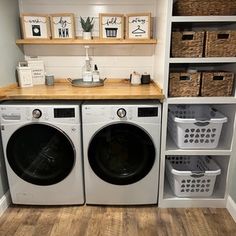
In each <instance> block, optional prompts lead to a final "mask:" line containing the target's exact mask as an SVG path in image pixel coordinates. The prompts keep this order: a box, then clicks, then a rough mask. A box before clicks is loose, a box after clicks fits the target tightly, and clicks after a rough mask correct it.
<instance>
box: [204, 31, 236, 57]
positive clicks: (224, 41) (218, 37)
mask: <svg viewBox="0 0 236 236" xmlns="http://www.w3.org/2000/svg"><path fill="white" fill-rule="evenodd" d="M205 56H206V57H235V56H236V31H232V30H227V31H207V33H206V49H205Z"/></svg>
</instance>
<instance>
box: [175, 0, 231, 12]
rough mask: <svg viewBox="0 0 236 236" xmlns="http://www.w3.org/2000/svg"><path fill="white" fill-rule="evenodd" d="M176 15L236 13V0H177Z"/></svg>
mask: <svg viewBox="0 0 236 236" xmlns="http://www.w3.org/2000/svg"><path fill="white" fill-rule="evenodd" d="M174 15H177V16H209V15H225V16H227V15H236V1H235V0H177V1H176V2H175V4H174Z"/></svg>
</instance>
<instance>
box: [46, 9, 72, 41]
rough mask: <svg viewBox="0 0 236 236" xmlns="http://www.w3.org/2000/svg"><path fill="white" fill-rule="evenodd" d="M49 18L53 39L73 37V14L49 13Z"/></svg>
mask: <svg viewBox="0 0 236 236" xmlns="http://www.w3.org/2000/svg"><path fill="white" fill-rule="evenodd" d="M50 20H51V29H52V38H53V39H73V38H75V23H74V14H72V13H68V14H67V13H61V14H52V15H50Z"/></svg>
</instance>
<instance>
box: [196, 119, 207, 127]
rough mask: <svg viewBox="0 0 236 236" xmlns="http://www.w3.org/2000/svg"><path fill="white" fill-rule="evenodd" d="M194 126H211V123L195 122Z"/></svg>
mask: <svg viewBox="0 0 236 236" xmlns="http://www.w3.org/2000/svg"><path fill="white" fill-rule="evenodd" d="M194 124H195V125H197V126H207V125H209V124H210V122H208V121H201V120H197V122H195V123H194Z"/></svg>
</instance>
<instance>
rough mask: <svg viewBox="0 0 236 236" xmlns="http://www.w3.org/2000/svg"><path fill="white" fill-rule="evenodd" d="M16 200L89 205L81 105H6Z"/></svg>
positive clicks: (2, 117) (5, 139) (3, 116)
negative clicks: (83, 156)
mask: <svg viewBox="0 0 236 236" xmlns="http://www.w3.org/2000/svg"><path fill="white" fill-rule="evenodd" d="M0 121H1V134H2V143H3V149H4V156H5V162H6V169H7V176H8V181H9V187H10V193H11V197H12V202H13V203H16V204H32V205H72V204H83V203H84V186H83V172H82V171H83V168H82V148H81V123H80V107H79V104H64V105H59V104H54V105H53V104H33V103H32V104H28V105H26V104H21V103H17V104H12V103H6V104H2V105H0Z"/></svg>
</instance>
